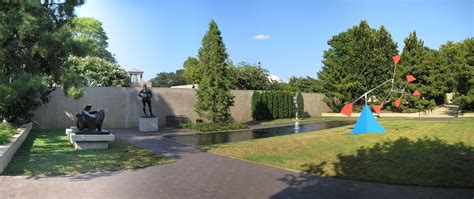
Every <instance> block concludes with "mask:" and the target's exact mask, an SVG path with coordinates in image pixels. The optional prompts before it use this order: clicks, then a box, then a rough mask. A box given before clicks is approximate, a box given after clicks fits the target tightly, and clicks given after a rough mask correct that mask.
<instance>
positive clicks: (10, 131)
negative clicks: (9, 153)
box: [0, 122, 18, 145]
mask: <svg viewBox="0 0 474 199" xmlns="http://www.w3.org/2000/svg"><path fill="white" fill-rule="evenodd" d="M17 133H18V132H17V131H16V129H14V128H12V127H11V126H10V125H8V124H7V123H3V122H2V123H0V145H4V144H8V143H10V138H11V137H12V136H14V135H15V134H17Z"/></svg>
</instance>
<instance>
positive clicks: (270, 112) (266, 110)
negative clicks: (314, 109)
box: [252, 91, 304, 120]
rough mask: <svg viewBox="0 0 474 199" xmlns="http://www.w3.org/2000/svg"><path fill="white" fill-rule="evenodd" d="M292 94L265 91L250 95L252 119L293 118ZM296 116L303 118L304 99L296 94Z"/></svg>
mask: <svg viewBox="0 0 474 199" xmlns="http://www.w3.org/2000/svg"><path fill="white" fill-rule="evenodd" d="M294 95H295V94H294V93H292V92H283V91H266V92H257V91H256V92H254V93H253V95H252V117H253V119H255V120H265V119H279V118H291V117H294V116H295V105H294V103H293V96H294ZM298 109H299V110H298V115H299V117H302V116H303V112H304V99H303V95H301V93H299V94H298Z"/></svg>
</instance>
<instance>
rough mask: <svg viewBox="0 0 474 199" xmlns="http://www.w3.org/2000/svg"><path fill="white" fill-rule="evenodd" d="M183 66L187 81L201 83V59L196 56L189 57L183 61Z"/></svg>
mask: <svg viewBox="0 0 474 199" xmlns="http://www.w3.org/2000/svg"><path fill="white" fill-rule="evenodd" d="M183 68H184V77H185V78H186V81H187V82H189V83H192V84H199V82H200V81H201V74H202V70H201V68H200V64H199V60H198V59H197V58H195V57H188V58H187V59H186V61H184V63H183Z"/></svg>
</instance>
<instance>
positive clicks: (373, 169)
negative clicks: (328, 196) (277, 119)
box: [209, 118, 474, 187]
mask: <svg viewBox="0 0 474 199" xmlns="http://www.w3.org/2000/svg"><path fill="white" fill-rule="evenodd" d="M380 123H381V124H382V125H383V126H384V127H385V129H386V130H387V133H383V134H361V135H352V134H350V132H351V128H352V127H353V125H350V126H345V127H339V128H332V129H326V130H321V131H317V132H311V133H303V134H295V135H288V136H279V137H272V138H265V139H256V140H249V141H244V142H234V143H227V144H221V145H215V146H212V147H210V149H209V151H210V152H213V153H217V154H222V155H226V156H231V157H234V158H239V159H244V160H249V161H253V162H256V163H261V164H268V165H273V166H277V167H282V168H288V169H292V170H299V171H305V172H310V173H314V174H318V175H323V176H335V177H338V178H348V179H355V180H363V181H372V182H382V183H391V184H405V185H423V186H448V187H474V172H472V171H474V118H471V119H469V118H464V119H450V120H414V119H391V118H386V119H381V120H380Z"/></svg>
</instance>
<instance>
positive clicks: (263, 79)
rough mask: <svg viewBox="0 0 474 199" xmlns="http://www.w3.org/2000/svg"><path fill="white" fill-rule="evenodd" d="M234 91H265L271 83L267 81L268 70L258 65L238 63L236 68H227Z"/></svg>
mask: <svg viewBox="0 0 474 199" xmlns="http://www.w3.org/2000/svg"><path fill="white" fill-rule="evenodd" d="M229 69H230V70H231V71H230V73H231V74H232V75H231V78H233V80H232V82H233V84H234V88H235V89H239V90H267V89H269V88H270V85H271V82H270V80H269V79H268V75H269V73H268V70H267V69H265V68H263V67H262V66H261V65H260V64H251V63H248V62H244V61H242V62H239V63H238V64H237V66H236V67H233V66H231V67H229Z"/></svg>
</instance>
